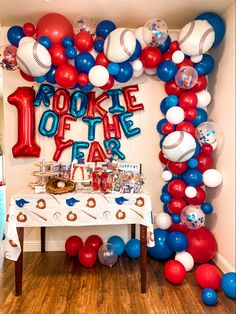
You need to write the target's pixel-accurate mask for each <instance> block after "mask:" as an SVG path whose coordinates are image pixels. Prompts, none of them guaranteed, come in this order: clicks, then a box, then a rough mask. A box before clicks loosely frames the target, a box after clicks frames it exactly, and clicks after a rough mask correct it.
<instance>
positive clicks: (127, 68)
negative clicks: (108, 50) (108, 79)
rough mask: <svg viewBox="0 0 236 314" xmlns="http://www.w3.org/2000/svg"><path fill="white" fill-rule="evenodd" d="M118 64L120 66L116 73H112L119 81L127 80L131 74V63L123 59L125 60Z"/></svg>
mask: <svg viewBox="0 0 236 314" xmlns="http://www.w3.org/2000/svg"><path fill="white" fill-rule="evenodd" d="M119 66H120V71H119V73H118V74H116V75H114V78H115V79H116V80H117V82H119V83H125V82H128V81H129V80H130V79H131V77H132V75H133V68H132V65H131V64H130V63H129V62H128V61H125V62H122V63H119Z"/></svg>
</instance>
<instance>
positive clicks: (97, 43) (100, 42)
mask: <svg viewBox="0 0 236 314" xmlns="http://www.w3.org/2000/svg"><path fill="white" fill-rule="evenodd" d="M93 47H94V49H95V50H96V51H97V52H103V47H104V39H95V40H94V43H93Z"/></svg>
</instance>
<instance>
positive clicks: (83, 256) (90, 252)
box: [79, 245, 97, 268]
mask: <svg viewBox="0 0 236 314" xmlns="http://www.w3.org/2000/svg"><path fill="white" fill-rule="evenodd" d="M79 261H80V263H81V264H82V265H83V266H85V267H89V268H91V267H93V265H94V264H95V263H96V261H97V252H96V250H95V248H94V247H92V246H91V245H86V246H84V247H83V248H81V249H80V250H79Z"/></svg>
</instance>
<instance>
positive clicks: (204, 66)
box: [194, 54, 215, 76]
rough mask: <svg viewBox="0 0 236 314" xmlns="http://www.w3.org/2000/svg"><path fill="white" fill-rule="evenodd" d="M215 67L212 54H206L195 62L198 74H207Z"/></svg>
mask: <svg viewBox="0 0 236 314" xmlns="http://www.w3.org/2000/svg"><path fill="white" fill-rule="evenodd" d="M214 67H215V60H214V59H213V57H212V56H210V55H207V54H204V55H203V57H202V60H201V61H200V62H198V63H195V64H194V68H195V70H196V71H197V73H198V75H199V76H200V75H207V74H209V73H210V72H211V71H212V70H213V69H214Z"/></svg>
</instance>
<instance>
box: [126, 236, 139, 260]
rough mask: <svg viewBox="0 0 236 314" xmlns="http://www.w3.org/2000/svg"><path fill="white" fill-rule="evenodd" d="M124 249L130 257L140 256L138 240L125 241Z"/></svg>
mask: <svg viewBox="0 0 236 314" xmlns="http://www.w3.org/2000/svg"><path fill="white" fill-rule="evenodd" d="M125 251H126V253H127V255H128V256H129V257H131V258H138V257H139V256H140V240H138V239H131V240H129V241H128V242H127V243H126V246H125Z"/></svg>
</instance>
